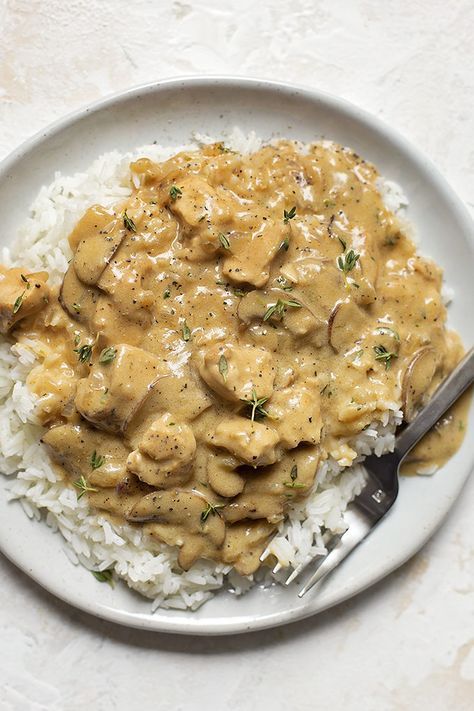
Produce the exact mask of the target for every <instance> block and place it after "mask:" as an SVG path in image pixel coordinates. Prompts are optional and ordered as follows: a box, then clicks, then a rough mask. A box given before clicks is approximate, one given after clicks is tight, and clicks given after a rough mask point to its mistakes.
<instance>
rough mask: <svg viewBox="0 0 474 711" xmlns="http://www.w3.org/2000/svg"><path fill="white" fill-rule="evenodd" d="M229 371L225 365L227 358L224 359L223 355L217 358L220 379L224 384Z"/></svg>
mask: <svg viewBox="0 0 474 711" xmlns="http://www.w3.org/2000/svg"><path fill="white" fill-rule="evenodd" d="M228 371H229V366H228V364H227V358H226V357H225V355H224V354H222V355H221V357H220V358H219V373H220V374H221V375H222V379H223V381H224V383H225V381H226V380H227V373H228Z"/></svg>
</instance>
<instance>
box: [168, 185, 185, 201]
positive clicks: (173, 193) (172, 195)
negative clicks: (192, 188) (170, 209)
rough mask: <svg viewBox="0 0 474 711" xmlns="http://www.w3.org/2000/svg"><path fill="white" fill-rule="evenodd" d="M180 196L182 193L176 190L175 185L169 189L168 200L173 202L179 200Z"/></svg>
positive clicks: (178, 189)
mask: <svg viewBox="0 0 474 711" xmlns="http://www.w3.org/2000/svg"><path fill="white" fill-rule="evenodd" d="M182 194H183V191H182V190H181V189H180V188H178V186H177V185H172V186H171V187H170V198H171V199H172V201H173V202H174V201H175V200H177V199H178V198H180V197H181V195H182Z"/></svg>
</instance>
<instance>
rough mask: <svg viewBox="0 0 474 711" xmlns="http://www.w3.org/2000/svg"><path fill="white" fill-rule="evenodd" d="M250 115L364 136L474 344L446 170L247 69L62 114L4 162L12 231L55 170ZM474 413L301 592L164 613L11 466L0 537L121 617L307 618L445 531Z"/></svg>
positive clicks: (4, 200)
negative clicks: (123, 580) (434, 469)
mask: <svg viewBox="0 0 474 711" xmlns="http://www.w3.org/2000/svg"><path fill="white" fill-rule="evenodd" d="M235 125H238V126H240V127H241V128H242V129H243V130H244V131H247V132H248V131H252V130H254V131H256V132H257V134H258V135H260V136H262V137H263V138H264V139H270V138H273V137H278V136H281V137H289V138H298V139H301V140H303V141H312V140H315V139H318V138H321V137H322V136H324V137H326V138H331V139H334V140H336V141H339V142H340V143H343V144H345V145H349V146H351V147H352V148H353V149H354V150H355V151H357V152H358V153H360V154H362V155H363V156H364V157H365V158H368V159H369V160H371V161H373V162H374V163H375V165H376V166H377V167H378V168H379V170H380V172H381V173H382V174H383V175H385V176H386V177H388V178H391V179H393V180H396V181H397V182H399V183H400V184H401V185H402V186H403V188H404V190H405V191H406V193H407V195H408V197H409V199H410V208H409V218H410V219H411V220H412V221H413V223H414V224H415V226H416V229H417V233H418V237H419V241H420V246H421V250H422V251H423V253H425V254H428V255H430V256H432V257H433V258H434V259H435V260H436V261H437V262H438V263H439V264H440V265H441V266H442V267H443V268H444V270H445V277H446V281H447V283H448V284H449V285H451V286H452V287H454V289H455V292H456V297H455V300H454V302H453V304H452V305H451V306H450V309H449V322H450V325H451V326H452V327H454V328H456V329H457V330H458V331H459V332H460V333H461V335H462V337H463V339H464V343H465V344H466V345H472V343H473V341H474V319H473V318H472V314H473V312H474V298H473V289H472V263H473V261H472V257H473V254H472V252H473V250H472V245H473V240H472V236H473V228H472V222H471V220H470V217H469V215H468V213H467V211H466V210H465V208H464V207H463V205H462V203H461V202H460V200H459V199H458V198H457V197H456V195H455V194H454V193H453V192H452V191H451V189H450V188H449V186H448V185H447V183H446V182H445V181H444V179H443V178H442V177H441V176H440V175H439V173H438V172H437V170H436V169H435V168H434V166H433V165H431V163H429V162H428V161H427V160H426V159H425V158H424V157H423V156H422V155H420V153H419V152H418V151H417V150H416V149H415V148H414V147H413V146H411V145H409V144H408V143H407V142H406V141H405V140H404V139H403V138H401V137H400V136H399V135H398V134H397V133H396V132H394V131H393V130H392V129H390V128H388V127H387V126H385V125H383V124H382V123H380V122H379V121H378V120H376V119H375V118H373V117H371V116H369V115H367V114H366V113H364V112H362V111H360V110H359V109H357V108H355V107H354V106H351V105H350V104H347V103H346V102H344V101H341V100H340V99H337V98H335V97H332V96H329V95H327V94H322V93H320V92H317V91H314V90H309V89H304V88H299V87H294V86H288V85H283V84H277V83H272V82H268V81H258V80H248V79H240V78H225V77H207V78H190V79H182V80H180V79H177V80H170V81H163V82H159V83H157V84H150V85H147V86H144V87H139V88H137V89H132V90H131V91H128V92H125V93H123V94H120V95H118V96H113V97H111V98H109V99H105V100H104V101H100V102H98V103H96V104H93V105H92V106H89V107H88V108H85V109H82V110H80V111H78V112H76V113H74V114H73V115H71V116H68V117H66V118H65V119H63V120H61V121H59V122H57V123H56V124H54V125H53V126H51V127H50V128H48V129H47V130H45V131H44V132H42V133H41V134H39V135H37V136H35V137H34V138H33V139H31V140H30V141H28V142H27V143H25V144H24V145H23V146H21V147H20V148H19V149H17V150H16V151H15V152H14V153H13V154H12V155H11V156H10V157H9V158H8V159H7V160H6V161H4V162H3V163H2V164H1V165H0V204H1V205H2V206H3V207H4V209H3V210H2V231H1V237H0V240H5V241H8V239H14V235H15V230H16V229H17V227H18V226H19V225H20V224H21V223H22V222H23V221H24V220H25V217H26V215H27V214H28V207H29V205H30V203H31V201H32V199H33V197H34V196H35V194H36V193H37V192H38V190H39V188H40V187H41V185H42V184H45V183H49V182H50V181H51V180H52V178H53V174H54V172H55V171H57V170H60V171H61V172H62V173H64V174H71V173H74V172H75V171H79V170H83V169H84V168H86V167H87V166H88V165H89V164H90V163H91V162H92V161H93V159H94V158H96V157H97V156H98V155H99V154H100V153H103V152H105V151H110V150H113V149H118V150H120V151H127V150H130V149H131V148H133V147H135V146H137V145H141V144H145V143H152V142H153V141H157V142H158V143H161V144H164V145H170V146H173V145H177V144H182V143H185V142H186V141H187V140H188V139H189V138H190V135H191V133H192V132H193V131H200V132H204V133H210V134H212V135H216V136H220V135H222V133H223V132H225V131H229V130H230V129H231V128H232V127H233V126H235ZM473 429H474V419H473V418H472V417H471V422H470V427H469V433H468V434H467V435H466V438H465V443H464V446H463V447H462V448H461V450H460V451H459V452H458V453H457V454H456V456H455V457H453V459H451V461H450V462H449V463H448V464H447V465H446V466H445V467H444V468H443V469H442V470H441V471H439V472H438V473H437V474H436V475H435V476H434V477H425V478H422V477H419V478H411V479H406V480H404V481H402V482H401V491H400V495H399V498H398V501H397V503H396V505H395V507H394V509H393V510H392V512H391V513H390V515H389V516H388V517H387V519H386V520H385V521H383V522H382V524H381V525H380V526H379V528H377V530H376V531H375V532H374V533H373V534H372V536H370V537H369V538H368V539H367V540H366V541H365V542H364V543H363V544H362V545H361V546H360V547H359V548H358V549H357V550H356V551H355V552H354V553H353V555H352V556H351V557H350V558H349V559H348V560H347V561H346V562H345V564H344V565H342V566H341V567H340V568H339V569H338V570H337V571H336V572H335V573H334V574H333V575H332V576H331V577H330V578H329V579H328V580H327V582H325V583H323V585H322V586H321V587H320V588H319V589H315V590H314V591H313V592H312V593H310V594H309V595H307V596H306V597H305V598H304V599H303V600H300V599H299V598H298V597H297V595H296V590H295V589H294V588H290V589H283V588H280V587H278V588H274V589H270V590H261V589H253V590H251V591H250V593H248V594H247V595H244V596H243V597H241V598H237V597H235V596H232V595H229V594H226V593H224V594H219V595H217V596H216V597H215V598H214V599H213V600H211V601H210V602H208V603H206V604H205V605H204V606H203V607H202V608H201V609H200V610H198V611H197V612H194V613H192V612H180V611H161V610H158V611H157V612H155V613H154V614H151V613H150V603H149V602H148V601H147V600H145V599H144V598H141V597H140V596H138V595H137V594H135V593H133V592H131V591H130V590H128V589H127V588H126V586H125V585H118V586H116V588H115V589H114V590H112V589H111V588H110V587H109V586H108V585H101V584H98V583H97V582H96V581H95V579H94V578H93V577H92V576H91V575H90V573H89V572H87V571H86V570H85V569H83V568H81V567H75V566H73V565H72V564H71V563H70V562H69V561H68V559H67V558H66V555H65V553H64V548H63V543H62V539H61V538H60V536H59V535H54V534H53V533H52V532H51V531H50V529H49V528H48V527H47V526H46V525H45V524H44V523H37V522H35V521H30V520H29V519H28V518H27V517H26V515H25V514H24V512H23V510H22V508H21V506H20V505H19V504H18V503H13V504H8V503H7V501H6V496H5V491H4V488H5V483H6V480H5V478H4V477H0V548H1V550H2V551H3V552H4V553H5V555H6V556H8V558H10V560H12V561H13V562H14V563H16V565H18V567H19V568H21V569H22V570H23V571H25V572H26V573H28V574H29V575H30V576H31V577H32V578H34V580H36V581H37V582H38V583H40V584H41V585H42V586H43V587H45V588H46V589H47V590H49V591H50V592H52V593H53V594H55V595H57V596H58V597H60V598H62V599H63V600H65V601H67V602H69V603H71V604H72V605H75V606H76V607H78V608H81V609H83V610H86V611H87V612H89V613H93V614H95V615H98V616H100V617H103V618H105V619H108V620H113V621H115V622H119V623H121V624H125V625H129V626H133V627H139V628H146V629H151V630H160V631H166V632H177V633H192V634H226V633H236V632H245V631H247V630H255V629H261V628H264V627H272V626H275V625H280V624H283V623H285V622H290V621H294V620H298V619H301V618H303V617H307V616H309V615H312V614H314V613H316V612H319V611H321V610H323V609H325V608H328V607H330V606H332V605H335V604H336V603H339V602H341V601H343V600H345V599H347V598H348V597H350V596H352V595H355V594H356V593H358V592H359V591H361V590H363V589H364V588H366V587H368V586H369V585H372V584H373V583H375V582H376V581H378V580H380V578H382V577H383V576H385V575H387V574H388V573H390V572H391V571H393V570H394V569H395V568H397V567H398V566H399V565H401V564H402V563H404V562H405V561H406V560H407V559H408V558H409V557H410V556H412V555H413V554H414V553H415V552H416V551H417V550H418V549H419V548H420V547H421V546H422V545H423V544H424V543H425V542H426V540H427V539H428V538H429V537H430V536H431V535H432V534H433V532H434V531H435V530H436V528H437V527H438V526H439V525H440V523H441V522H442V520H443V518H444V516H445V515H446V513H447V512H448V510H449V508H450V507H451V505H452V504H453V502H454V500H455V499H456V497H457V496H458V494H459V492H460V490H461V487H462V485H463V484H464V482H465V481H466V479H467V477H468V475H469V472H470V470H471V468H472V464H473V453H472V448H470V447H469V439H470V437H472V433H473Z"/></svg>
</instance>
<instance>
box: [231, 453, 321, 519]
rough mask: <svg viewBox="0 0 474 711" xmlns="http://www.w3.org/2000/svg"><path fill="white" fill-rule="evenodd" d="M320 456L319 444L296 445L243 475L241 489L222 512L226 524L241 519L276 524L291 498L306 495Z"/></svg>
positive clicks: (281, 517)
mask: <svg viewBox="0 0 474 711" xmlns="http://www.w3.org/2000/svg"><path fill="white" fill-rule="evenodd" d="M319 459H320V450H319V447H317V446H313V447H298V449H295V450H293V451H292V452H291V456H289V457H286V458H285V459H284V460H282V461H281V462H277V463H276V464H274V465H273V466H271V467H266V468H265V469H263V470H262V471H258V470H257V471H256V472H255V473H254V472H252V471H251V470H249V471H248V473H247V474H246V483H245V488H244V490H243V492H242V493H241V494H239V496H237V497H236V498H235V499H234V500H233V501H231V502H230V503H229V504H228V505H227V506H226V507H225V509H223V515H224V517H225V519H226V521H228V522H229V523H234V522H236V521H242V520H243V519H260V518H262V519H267V521H269V523H278V522H279V521H281V520H282V519H283V517H284V515H285V512H286V510H287V508H288V503H289V501H291V499H293V498H296V497H298V496H300V495H304V494H307V492H308V490H309V489H310V487H311V486H312V484H313V482H314V477H315V476H316V470H317V468H318V464H319Z"/></svg>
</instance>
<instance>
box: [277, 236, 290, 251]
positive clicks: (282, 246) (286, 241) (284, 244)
mask: <svg viewBox="0 0 474 711" xmlns="http://www.w3.org/2000/svg"><path fill="white" fill-rule="evenodd" d="M289 248H290V238H289V237H285V239H284V240H283V242H282V243H281V244H280V247H279V249H284V250H285V252H288V250H289Z"/></svg>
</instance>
